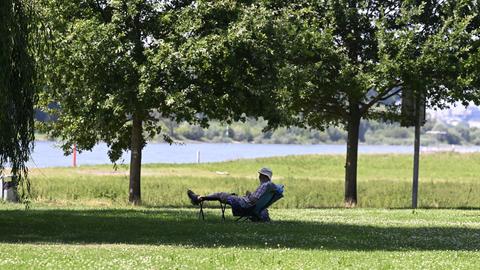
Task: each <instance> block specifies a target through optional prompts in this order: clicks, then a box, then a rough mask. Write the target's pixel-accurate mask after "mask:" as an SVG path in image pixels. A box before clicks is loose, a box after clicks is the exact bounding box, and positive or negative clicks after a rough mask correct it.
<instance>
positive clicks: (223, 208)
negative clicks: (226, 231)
mask: <svg viewBox="0 0 480 270" xmlns="http://www.w3.org/2000/svg"><path fill="white" fill-rule="evenodd" d="M220 208H221V209H222V220H223V221H225V209H226V208H227V204H223V203H222V202H220Z"/></svg>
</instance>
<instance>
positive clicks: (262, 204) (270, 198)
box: [232, 183, 284, 221]
mask: <svg viewBox="0 0 480 270" xmlns="http://www.w3.org/2000/svg"><path fill="white" fill-rule="evenodd" d="M283 191H284V186H283V185H278V184H273V183H272V185H269V186H268V188H267V190H266V191H265V193H263V195H262V196H260V198H259V199H258V201H257V202H256V203H255V205H253V206H251V207H249V208H238V209H237V208H235V207H232V213H233V216H236V217H238V218H237V220H236V221H240V220H247V219H250V220H251V221H262V217H261V213H262V211H263V210H265V209H267V208H268V207H270V205H272V204H273V203H275V202H276V201H278V200H280V199H281V198H283Z"/></svg>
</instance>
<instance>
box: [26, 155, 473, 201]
mask: <svg viewBox="0 0 480 270" xmlns="http://www.w3.org/2000/svg"><path fill="white" fill-rule="evenodd" d="M344 163H345V161H344V157H343V156H340V155H312V156H290V157H280V158H266V159H253V160H239V161H232V162H222V163H209V164H152V165H144V166H143V169H142V197H143V202H144V204H145V205H146V206H162V207H186V206H189V202H188V200H187V198H186V196H185V191H186V189H187V188H191V189H193V190H194V191H196V192H198V193H208V192H213V191H232V192H236V193H238V194H242V193H244V192H245V191H246V190H252V189H254V188H255V187H256V184H257V182H256V177H257V174H256V171H257V170H258V169H259V168H260V167H262V166H268V167H271V168H272V169H273V171H274V180H275V182H277V183H282V184H284V185H285V186H286V196H285V198H284V199H282V200H281V201H279V202H278V203H277V204H276V205H275V207H276V208H322V207H341V206H342V205H343V204H342V200H343V188H344V186H343V177H344V167H343V166H344ZM411 166H412V157H411V156H409V155H361V156H360V158H359V170H358V196H359V206H360V207H376V208H377V207H380V208H405V207H409V206H410V204H411V202H410V192H411V174H412V168H411ZM420 168H421V169H420V188H419V192H420V194H419V205H420V207H426V208H463V207H465V208H478V207H480V197H479V196H477V194H478V193H479V192H480V181H478V179H479V175H480V154H456V153H437V154H424V155H422V157H421V167H420ZM219 172H221V173H220V174H219ZM224 173H228V175H225V174H224ZM31 176H32V186H33V189H32V190H33V193H32V195H33V199H34V201H35V202H41V203H43V204H53V205H90V206H123V205H125V202H126V201H127V197H128V194H127V191H128V168H127V167H126V166H124V167H122V166H120V167H119V168H118V170H117V171H114V170H113V169H112V166H111V165H104V166H85V167H80V168H47V169H32V171H31Z"/></svg>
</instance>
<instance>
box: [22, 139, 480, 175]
mask: <svg viewBox="0 0 480 270" xmlns="http://www.w3.org/2000/svg"><path fill="white" fill-rule="evenodd" d="M107 150H108V148H107V145H106V144H104V143H101V144H98V145H97V146H95V147H94V149H93V150H92V151H85V152H82V153H81V154H78V155H77V165H79V166H82V165H93V164H109V163H110V161H109V159H108V156H107ZM445 150H447V151H456V152H480V147H458V146H457V147H455V148H451V147H446V148H445V147H443V148H425V147H424V148H422V151H445ZM345 151H346V146H345V145H327V144H319V145H318V144H317V145H293V144H224V143H188V144H182V145H179V144H176V145H169V144H163V143H149V144H147V146H146V148H145V149H144V150H143V153H142V163H144V164H145V163H195V162H197V158H198V157H197V155H198V153H199V154H200V162H202V163H203V162H217V161H227V160H235V159H247V158H259V157H273V156H287V155H305V154H345ZM359 153H360V154H390V153H396V154H408V153H413V147H412V146H399V145H360V146H359ZM129 161H130V157H129V153H124V155H123V157H122V160H120V161H119V162H118V163H120V164H121V163H123V164H128V163H129ZM28 165H29V167H30V168H34V167H39V168H41V167H63V166H71V165H72V156H64V155H63V152H62V150H61V149H60V148H59V147H58V145H57V144H56V143H55V142H48V141H38V142H36V143H35V151H34V153H33V155H32V159H31V160H30V161H29V164H28Z"/></svg>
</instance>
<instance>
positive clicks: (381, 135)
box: [154, 119, 480, 146]
mask: <svg viewBox="0 0 480 270" xmlns="http://www.w3.org/2000/svg"><path fill="white" fill-rule="evenodd" d="M161 125H163V126H164V127H165V130H169V135H170V136H171V137H172V138H173V139H175V140H176V141H182V142H185V141H198V142H212V143H235V142H241V143H273V144H344V143H346V139H347V133H346V132H345V130H344V129H343V128H341V127H329V128H327V129H326V130H324V131H320V130H315V129H305V128H299V127H290V128H286V127H280V128H278V129H276V130H272V131H267V132H262V130H263V129H264V128H265V127H266V126H267V123H266V121H265V120H263V119H259V120H254V119H249V120H247V121H246V122H234V123H231V124H230V125H227V124H222V123H221V122H218V121H213V122H211V123H210V126H209V127H208V128H202V127H200V126H196V125H191V124H188V123H176V122H171V121H168V120H165V121H162V122H161ZM430 131H434V132H430ZM413 133H414V131H413V128H406V127H401V126H400V124H398V123H383V122H379V121H373V120H372V121H367V120H364V121H362V122H361V124H360V131H359V141H360V143H362V144H374V145H380V144H385V145H412V144H413V139H414V134H413ZM154 140H155V141H157V142H162V141H163V140H162V137H158V138H155V139H154ZM441 144H454V145H480V129H479V128H476V127H469V126H468V125H467V124H458V125H456V126H453V125H449V124H446V123H443V122H441V121H437V120H435V119H429V120H427V122H426V124H425V125H424V126H423V128H422V145H430V146H432V145H441Z"/></svg>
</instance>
